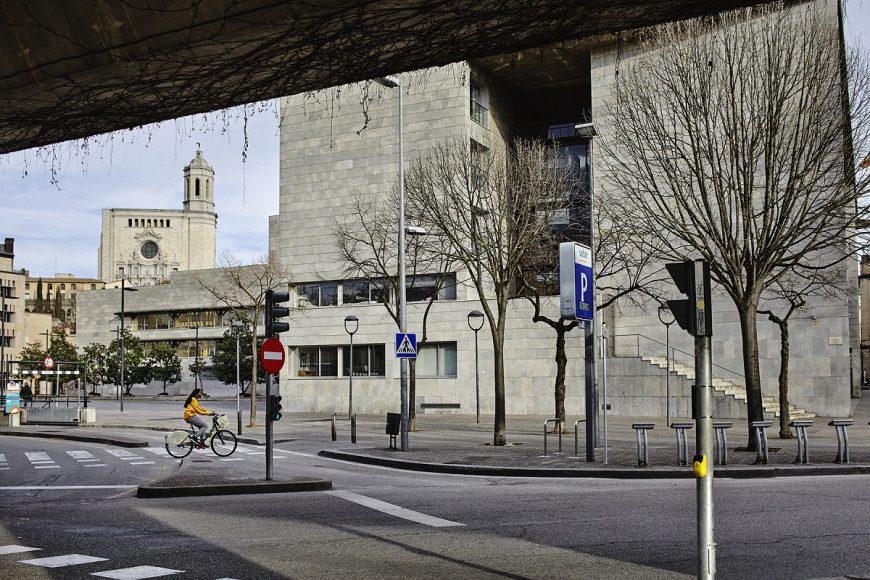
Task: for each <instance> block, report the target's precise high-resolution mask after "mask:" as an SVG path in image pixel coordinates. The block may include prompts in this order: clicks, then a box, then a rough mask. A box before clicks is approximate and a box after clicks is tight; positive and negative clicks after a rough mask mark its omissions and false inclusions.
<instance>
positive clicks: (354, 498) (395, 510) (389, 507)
mask: <svg viewBox="0 0 870 580" xmlns="http://www.w3.org/2000/svg"><path fill="white" fill-rule="evenodd" d="M324 493H325V494H327V495H331V496H335V497H339V498H341V499H344V500H347V501H349V502H353V503H355V504H359V505H362V506H365V507H368V508H371V509H373V510H377V511H379V512H383V513H385V514H390V515H391V516H396V517H397V518H402V519H405V520H410V521H412V522H417V523H420V524H425V525H427V526H432V527H433V528H447V527H454V526H464V525H465V524H460V523H459V522H451V521H450V520H443V519H441V518H436V517H435V516H430V515H427V514H424V513H420V512H415V511H413V510H409V509H406V508H403V507H399V506H397V505H393V504H391V503H387V502H385V501H381V500H379V499H374V498H371V497H366V496H364V495H360V494H358V493H353V492H350V491H325V492H324Z"/></svg>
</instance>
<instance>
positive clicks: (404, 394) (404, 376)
mask: <svg viewBox="0 0 870 580" xmlns="http://www.w3.org/2000/svg"><path fill="white" fill-rule="evenodd" d="M396 83H397V84H398V87H396V88H397V89H398V90H399V313H400V314H399V332H401V333H402V334H404V333H406V332H407V329H408V313H407V303H406V299H405V151H404V135H403V127H402V125H403V118H402V115H403V111H402V84H401V83H400V82H399V79H398V78H396ZM399 367H400V373H401V383H400V384H401V405H402V417H401V419H402V426H401V433H402V442H401V448H402V451H407V450H408V359H406V358H403V359H400V363H399Z"/></svg>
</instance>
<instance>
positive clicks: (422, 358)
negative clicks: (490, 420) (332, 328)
mask: <svg viewBox="0 0 870 580" xmlns="http://www.w3.org/2000/svg"><path fill="white" fill-rule="evenodd" d="M354 354H356V353H354ZM416 370H417V376H418V377H455V376H456V343H455V342H436V343H432V344H425V345H423V346H422V347H420V349H419V352H418V353H417V369H416Z"/></svg>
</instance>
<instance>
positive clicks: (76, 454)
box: [66, 451, 97, 461]
mask: <svg viewBox="0 0 870 580" xmlns="http://www.w3.org/2000/svg"><path fill="white" fill-rule="evenodd" d="M66 454H67V455H69V456H70V457H72V458H73V459H75V460H76V461H97V458H96V457H94V456H93V455H92V454H91V453H89V452H88V451H67V452H66Z"/></svg>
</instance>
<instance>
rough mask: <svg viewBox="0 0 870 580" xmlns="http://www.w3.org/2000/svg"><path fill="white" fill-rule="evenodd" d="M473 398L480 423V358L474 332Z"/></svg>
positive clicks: (475, 332)
mask: <svg viewBox="0 0 870 580" xmlns="http://www.w3.org/2000/svg"><path fill="white" fill-rule="evenodd" d="M474 396H475V400H476V402H477V422H478V423H480V357H479V354H478V350H477V331H476V330H475V331H474Z"/></svg>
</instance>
